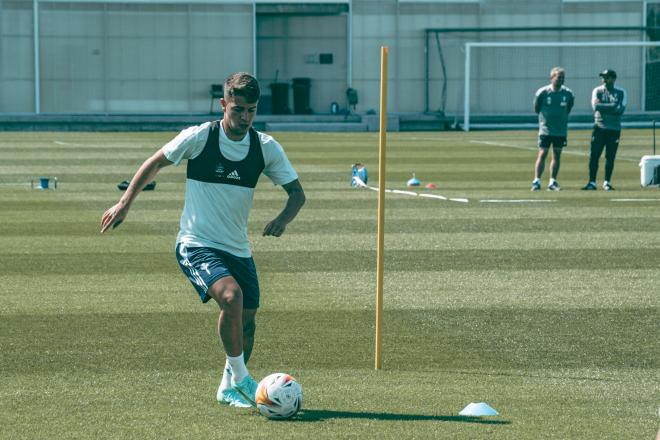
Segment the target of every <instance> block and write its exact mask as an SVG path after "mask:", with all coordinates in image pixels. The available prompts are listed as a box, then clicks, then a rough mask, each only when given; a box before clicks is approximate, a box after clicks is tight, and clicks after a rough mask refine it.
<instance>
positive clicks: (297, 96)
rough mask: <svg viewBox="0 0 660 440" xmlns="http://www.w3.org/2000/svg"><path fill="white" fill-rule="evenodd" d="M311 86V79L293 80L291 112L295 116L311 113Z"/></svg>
mask: <svg viewBox="0 0 660 440" xmlns="http://www.w3.org/2000/svg"><path fill="white" fill-rule="evenodd" d="M311 84H312V80H311V78H293V112H294V113H295V114H297V115H308V114H311V113H312V109H311V108H310V107H309V90H310V89H311Z"/></svg>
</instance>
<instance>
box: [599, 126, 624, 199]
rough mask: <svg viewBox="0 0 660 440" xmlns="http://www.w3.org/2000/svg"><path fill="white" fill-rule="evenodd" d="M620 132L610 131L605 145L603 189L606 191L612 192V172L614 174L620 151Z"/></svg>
mask: <svg viewBox="0 0 660 440" xmlns="http://www.w3.org/2000/svg"><path fill="white" fill-rule="evenodd" d="M620 134H621V132H620V131H614V130H609V131H608V133H607V141H606V143H605V181H604V182H603V189H604V190H605V191H612V190H613V189H614V187H613V186H612V184H611V182H612V172H614V159H616V152H617V151H618V149H619V138H620Z"/></svg>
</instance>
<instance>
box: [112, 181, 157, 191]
mask: <svg viewBox="0 0 660 440" xmlns="http://www.w3.org/2000/svg"><path fill="white" fill-rule="evenodd" d="M130 184H131V182H129V181H128V180H124V181H123V182H120V183H118V184H117V189H119V190H121V191H126V190H127V189H128V185H130ZM154 189H156V181H155V180H153V181H151V182H149V183H147V184H146V185H144V188H142V191H153V190H154Z"/></svg>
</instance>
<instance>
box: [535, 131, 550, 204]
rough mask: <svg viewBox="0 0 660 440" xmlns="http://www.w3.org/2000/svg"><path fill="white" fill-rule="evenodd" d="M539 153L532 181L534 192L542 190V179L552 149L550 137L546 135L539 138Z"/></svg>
mask: <svg viewBox="0 0 660 440" xmlns="http://www.w3.org/2000/svg"><path fill="white" fill-rule="evenodd" d="M538 147H539V151H538V153H537V154H536V162H534V180H533V181H532V191H538V190H539V189H541V177H542V176H543V171H544V170H545V159H546V157H548V151H549V149H550V137H549V136H545V135H540V136H539V144H538Z"/></svg>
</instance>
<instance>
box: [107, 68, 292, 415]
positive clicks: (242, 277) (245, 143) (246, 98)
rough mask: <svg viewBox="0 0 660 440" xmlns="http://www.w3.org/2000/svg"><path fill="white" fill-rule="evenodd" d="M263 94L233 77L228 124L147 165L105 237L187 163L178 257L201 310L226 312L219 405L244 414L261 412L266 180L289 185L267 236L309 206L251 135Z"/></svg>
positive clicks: (205, 129)
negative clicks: (253, 367)
mask: <svg viewBox="0 0 660 440" xmlns="http://www.w3.org/2000/svg"><path fill="white" fill-rule="evenodd" d="M259 94H260V92H259V84H258V82H257V80H256V79H255V78H254V77H252V76H250V75H248V74H247V73H235V74H232V75H230V76H229V77H228V78H227V80H226V81H225V83H224V97H223V98H221V99H220V104H221V106H222V107H223V109H224V115H223V118H222V120H221V121H214V122H207V123H204V124H202V125H199V126H195V127H190V128H187V129H185V130H183V131H182V132H181V133H179V135H177V136H176V137H175V138H174V139H173V140H172V141H170V142H169V143H167V144H166V145H165V146H164V147H162V148H161V149H160V150H159V151H157V152H156V153H155V154H154V155H153V156H151V157H150V158H149V159H147V160H146V161H145V162H144V163H143V164H142V166H141V167H140V169H139V170H138V171H137V173H136V174H135V176H134V177H133V179H132V180H131V183H130V185H129V187H128V189H127V190H126V192H125V193H124V195H123V197H122V198H121V199H120V200H119V202H118V203H117V204H116V205H114V206H113V207H111V208H110V209H108V210H107V211H106V212H105V213H104V214H103V217H102V219H101V232H102V233H103V232H106V231H107V230H108V229H109V228H110V227H111V226H112V227H113V228H114V227H117V226H118V225H119V224H120V223H121V222H122V221H124V220H125V219H126V216H127V214H128V210H129V208H130V206H131V204H132V203H133V201H134V200H135V198H136V196H137V195H138V193H139V192H140V191H141V190H142V188H143V187H144V186H145V185H146V184H147V182H150V181H151V180H152V179H153V178H154V177H155V176H156V174H157V173H158V171H159V170H161V169H162V168H164V167H166V166H169V165H172V164H174V165H179V163H181V161H182V160H183V159H186V160H187V179H186V196H185V205H184V208H183V213H182V215H181V222H180V229H179V234H178V236H177V243H176V257H177V260H178V262H179V265H180V267H181V270H182V271H183V273H184V274H185V275H186V276H187V277H188V278H189V279H190V282H191V283H192V284H193V286H194V287H195V289H196V290H197V293H198V294H199V296H200V298H201V300H202V302H204V303H206V302H207V301H209V300H210V299H213V300H215V302H216V303H217V304H218V305H219V306H220V316H219V319H218V334H219V336H220V340H221V342H222V344H223V346H224V350H225V353H226V362H225V368H224V373H223V376H222V381H221V383H220V386H219V388H218V393H217V400H218V402H220V403H226V404H229V405H231V406H238V407H247V406H251V405H254V397H255V391H256V387H257V383H256V382H255V380H254V379H253V378H252V377H251V376H250V375H249V373H248V371H247V368H246V364H247V362H248V360H249V358H250V354H251V353H252V347H253V344H254V333H255V316H256V312H257V308H258V307H259V282H258V279H257V272H256V268H255V265H254V261H253V260H252V256H251V249H250V243H249V241H248V234H247V222H248V215H249V213H250V209H251V207H252V199H253V194H254V188H255V186H256V184H257V180H258V179H259V176H260V174H261V173H262V172H263V173H264V174H265V175H266V176H268V177H269V178H270V180H271V181H272V182H273V183H275V184H277V185H282V187H283V188H284V190H285V191H286V192H287V194H288V200H287V202H286V206H285V207H284V209H283V210H282V211H281V212H280V213H279V215H278V216H277V217H275V219H273V220H272V221H271V222H269V223H268V224H267V225H266V227H265V228H264V230H263V235H265V236H274V237H279V236H280V235H282V233H284V231H285V229H286V226H287V225H288V224H289V223H290V222H291V221H292V220H293V219H294V218H295V217H296V215H297V214H298V211H299V210H300V208H301V207H302V205H303V204H304V203H305V194H304V192H303V189H302V187H301V185H300V183H299V181H298V175H297V174H296V172H295V170H294V169H293V167H292V166H291V163H290V162H289V160H288V159H287V157H286V155H285V153H284V150H283V149H282V147H281V146H280V144H278V143H277V142H276V141H275V140H274V139H273V138H272V137H270V136H268V135H266V134H264V133H259V132H257V131H255V130H254V129H253V128H252V122H253V121H254V117H255V114H256V109H257V102H258V100H259Z"/></svg>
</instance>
